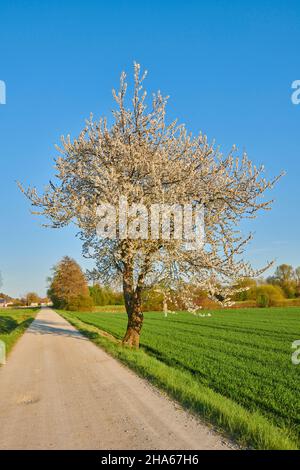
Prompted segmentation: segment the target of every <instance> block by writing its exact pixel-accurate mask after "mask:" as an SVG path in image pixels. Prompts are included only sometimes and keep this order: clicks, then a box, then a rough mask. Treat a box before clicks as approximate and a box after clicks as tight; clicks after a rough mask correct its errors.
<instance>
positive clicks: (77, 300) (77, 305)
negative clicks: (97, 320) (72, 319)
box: [65, 295, 94, 312]
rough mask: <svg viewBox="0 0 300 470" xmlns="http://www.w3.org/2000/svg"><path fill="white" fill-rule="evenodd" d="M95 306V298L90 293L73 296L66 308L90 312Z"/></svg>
mask: <svg viewBox="0 0 300 470" xmlns="http://www.w3.org/2000/svg"><path fill="white" fill-rule="evenodd" d="M93 306H94V302H93V299H92V298H91V297H90V296H89V295H78V296H76V297H72V298H71V299H70V301H69V302H68V303H67V305H66V307H65V308H66V310H70V311H73V312H90V311H91V310H93Z"/></svg>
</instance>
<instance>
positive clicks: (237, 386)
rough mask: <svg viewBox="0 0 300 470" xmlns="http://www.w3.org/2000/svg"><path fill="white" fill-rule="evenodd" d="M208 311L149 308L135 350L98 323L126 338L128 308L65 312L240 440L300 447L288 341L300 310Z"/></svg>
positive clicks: (296, 333)
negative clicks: (116, 341) (108, 335)
mask: <svg viewBox="0 0 300 470" xmlns="http://www.w3.org/2000/svg"><path fill="white" fill-rule="evenodd" d="M211 315H212V316H211V317H205V318H201V317H198V316H193V315H191V314H189V313H178V314H170V315H169V316H168V317H167V318H165V317H164V316H163V315H162V314H161V313H157V312H155V313H146V314H145V323H144V327H143V332H142V337H141V350H140V351H137V352H136V351H131V350H128V349H127V348H122V347H120V346H119V345H116V344H113V343H112V342H111V341H109V340H108V339H107V338H104V337H102V336H101V335H100V334H99V331H98V330H97V328H95V326H96V327H98V328H100V329H102V330H105V331H106V332H109V333H111V334H112V335H114V336H115V337H117V338H119V339H121V338H122V336H123V334H124V330H125V326H126V315H125V314H122V313H109V312H106V313H103V312H98V313H97V312H96V313H74V314H73V313H72V314H70V313H67V314H66V313H64V316H66V318H68V319H69V320H70V321H72V322H73V324H75V325H76V326H77V327H78V328H79V329H80V330H81V331H83V332H84V333H85V334H87V335H88V336H89V337H90V338H91V339H92V340H93V341H95V342H96V343H98V344H99V345H101V346H102V347H104V348H105V349H106V350H108V351H109V352H110V353H111V354H113V355H114V356H115V357H118V358H119V359H120V360H122V361H123V362H126V363H127V364H128V365H129V366H131V367H132V368H134V369H135V370H136V371H137V372H138V373H139V374H140V375H143V376H145V377H147V378H148V379H149V380H151V381H152V382H153V383H155V384H157V385H158V386H160V387H161V388H163V389H165V390H166V391H167V392H168V393H169V394H170V395H172V396H173V397H175V398H176V399H177V400H178V401H180V402H182V403H183V404H184V405H185V406H186V407H188V408H191V409H192V410H194V411H196V412H197V413H199V414H201V415H202V417H204V418H205V419H207V420H208V421H210V422H212V423H214V424H215V425H217V427H218V428H219V429H221V430H225V431H226V432H227V433H229V434H230V435H232V436H234V437H235V438H236V439H237V440H238V441H239V442H240V443H241V444H242V445H245V446H250V447H254V448H260V449H263V448H264V449H284V448H300V365H299V366H295V365H293V364H292V362H291V354H292V348H291V343H292V342H293V341H294V340H296V339H300V308H297V307H293V308H288V309H286V308H269V309H255V308H254V309H233V310H222V311H220V310H218V311H212V312H211ZM91 325H94V326H91Z"/></svg>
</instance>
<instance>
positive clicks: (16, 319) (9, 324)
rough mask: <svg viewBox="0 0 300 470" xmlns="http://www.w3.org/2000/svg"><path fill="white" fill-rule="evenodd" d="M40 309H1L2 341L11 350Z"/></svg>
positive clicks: (0, 329) (0, 328) (0, 334)
mask: <svg viewBox="0 0 300 470" xmlns="http://www.w3.org/2000/svg"><path fill="white" fill-rule="evenodd" d="M37 311H38V309H27V308H26V309H10V308H5V309H4V308H3V309H0V341H4V343H5V345H6V351H7V352H9V351H10V350H11V348H12V346H13V345H14V344H15V342H16V341H17V339H18V338H19V337H20V336H21V335H22V333H24V331H25V330H26V328H28V326H29V325H30V323H31V322H32V321H33V320H34V317H35V315H36V313H37Z"/></svg>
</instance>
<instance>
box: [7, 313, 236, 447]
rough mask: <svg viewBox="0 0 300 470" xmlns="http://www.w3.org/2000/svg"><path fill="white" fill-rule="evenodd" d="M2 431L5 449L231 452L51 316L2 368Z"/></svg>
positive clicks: (40, 318)
mask: <svg viewBox="0 0 300 470" xmlns="http://www.w3.org/2000/svg"><path fill="white" fill-rule="evenodd" d="M0 430H1V431H0V449H153V450H154V449H178V450H180V449H226V448H228V445H227V444H226V442H225V441H224V439H223V438H221V437H220V436H219V435H217V434H215V433H214V432H212V431H211V430H209V428H207V427H206V426H204V425H202V424H201V423H200V422H199V421H198V420H196V419H195V418H193V417H192V416H190V415H189V414H188V413H186V412H184V411H183V410H182V409H181V408H180V407H179V406H178V405H177V404H175V403H173V402H172V401H171V400H169V399H168V398H166V397H165V396H164V395H163V394H161V393H160V392H159V391H157V390H156V389H154V388H153V387H151V386H150V385H149V384H147V382H145V381H144V380H142V379H140V378H138V377H137V376H136V375H135V374H134V373H132V372H131V371H130V370H128V369H127V368H126V367H124V366H122V365H121V364H119V363H118V362H117V361H116V360H114V359H113V358H111V357H110V356H108V355H107V354H106V353H105V352H104V351H102V350H101V349H99V348H98V347H96V346H95V345H94V344H92V343H91V342H90V341H89V340H87V339H86V338H84V337H83V336H81V335H80V333H78V331H77V330H75V328H74V327H73V326H71V325H70V324H69V323H68V322H67V321H66V320H64V319H63V318H62V317H60V316H59V315H57V314H56V313H55V312H54V311H53V310H51V309H42V310H41V311H40V312H39V314H38V315H37V318H36V320H35V321H34V322H33V323H32V325H31V327H30V328H29V329H28V330H27V332H26V333H25V334H24V336H23V337H22V338H21V339H20V340H19V342H18V343H17V345H16V346H15V348H14V349H13V351H12V353H11V354H10V356H9V358H8V361H7V364H6V365H5V366H3V367H0Z"/></svg>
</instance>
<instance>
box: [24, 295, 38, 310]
mask: <svg viewBox="0 0 300 470" xmlns="http://www.w3.org/2000/svg"><path fill="white" fill-rule="evenodd" d="M25 299H26V305H27V306H28V307H29V306H30V305H31V304H38V303H40V301H41V300H40V297H39V296H38V295H37V294H36V293H35V292H28V294H26V296H25Z"/></svg>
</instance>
